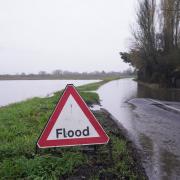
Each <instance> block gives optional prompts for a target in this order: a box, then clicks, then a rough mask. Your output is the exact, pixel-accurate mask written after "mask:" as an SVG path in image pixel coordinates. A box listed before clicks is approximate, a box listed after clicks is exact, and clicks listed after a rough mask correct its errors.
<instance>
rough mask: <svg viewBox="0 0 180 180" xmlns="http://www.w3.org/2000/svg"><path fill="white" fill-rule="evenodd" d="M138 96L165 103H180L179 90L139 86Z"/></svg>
mask: <svg viewBox="0 0 180 180" xmlns="http://www.w3.org/2000/svg"><path fill="white" fill-rule="evenodd" d="M137 88H138V90H137V92H138V94H137V97H140V98H147V97H148V98H152V99H159V100H165V101H180V90H178V89H173V90H170V89H151V88H148V87H146V86H144V85H141V84H138V86H137Z"/></svg>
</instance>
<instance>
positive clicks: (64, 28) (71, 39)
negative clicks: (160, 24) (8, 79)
mask: <svg viewBox="0 0 180 180" xmlns="http://www.w3.org/2000/svg"><path fill="white" fill-rule="evenodd" d="M134 5H135V1H134V0H126V1H124V0H0V74H4V73H17V72H27V73H30V72H33V73H37V72H38V71H40V70H46V71H48V72H51V71H52V70H54V69H62V70H69V71H79V72H82V71H88V72H89V71H94V70H105V71H111V70H114V71H119V70H124V69H126V68H128V65H127V64H125V63H123V62H122V61H121V59H120V57H119V54H118V53H119V51H123V50H125V49H126V48H127V46H128V44H127V39H128V38H129V37H130V23H131V22H133V21H134Z"/></svg>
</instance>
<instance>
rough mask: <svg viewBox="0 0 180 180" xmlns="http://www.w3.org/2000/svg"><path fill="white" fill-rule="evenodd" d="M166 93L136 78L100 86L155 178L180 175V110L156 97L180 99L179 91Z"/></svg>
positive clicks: (105, 103)
mask: <svg viewBox="0 0 180 180" xmlns="http://www.w3.org/2000/svg"><path fill="white" fill-rule="evenodd" d="M158 93H159V95H158ZM166 93H167V92H166V91H164V93H163V91H160V92H152V90H150V89H147V88H144V87H143V86H138V85H137V83H136V82H135V81H133V80H132V79H121V80H116V81H112V82H110V83H107V84H105V85H104V86H102V87H101V88H100V89H99V90H98V94H99V96H100V99H101V100H102V101H101V104H102V106H103V108H105V109H107V110H108V111H109V112H110V113H111V114H112V115H113V116H114V117H115V118H116V119H117V120H118V121H119V122H120V123H121V124H122V125H123V126H124V128H125V129H127V130H128V134H129V137H130V138H131V140H132V141H133V142H134V143H135V144H136V145H137V147H138V149H140V150H141V152H142V153H141V157H142V161H143V165H144V167H145V170H146V173H147V175H148V177H149V179H152V180H161V179H162V180H164V179H165V180H166V179H167V180H168V179H170V180H171V179H173V180H174V179H180V113H179V112H177V111H173V110H171V109H168V108H164V107H163V106H162V105H160V104H159V103H156V101H153V100H152V99H153V98H155V99H161V100H166V101H167V100H179V99H178V97H179V93H177V92H169V93H167V94H166ZM150 98H152V99H150ZM166 104H168V102H166ZM169 104H171V105H172V106H174V107H175V106H176V107H179V105H180V103H174V102H170V103H169Z"/></svg>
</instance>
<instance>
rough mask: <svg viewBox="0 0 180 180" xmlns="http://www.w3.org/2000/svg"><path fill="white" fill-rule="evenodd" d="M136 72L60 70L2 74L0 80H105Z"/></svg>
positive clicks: (132, 74)
mask: <svg viewBox="0 0 180 180" xmlns="http://www.w3.org/2000/svg"><path fill="white" fill-rule="evenodd" d="M135 74H136V71H135V70H133V69H132V68H129V69H127V70H124V71H122V72H115V71H111V72H105V71H101V72H100V71H94V72H89V73H88V72H82V73H80V72H70V71H62V70H59V69H57V70H54V71H53V72H51V73H48V72H46V71H40V72H39V73H38V74H26V73H21V74H15V75H9V74H3V75H0V80H33V79H34V80H41V79H105V78H119V77H122V76H134V75H135Z"/></svg>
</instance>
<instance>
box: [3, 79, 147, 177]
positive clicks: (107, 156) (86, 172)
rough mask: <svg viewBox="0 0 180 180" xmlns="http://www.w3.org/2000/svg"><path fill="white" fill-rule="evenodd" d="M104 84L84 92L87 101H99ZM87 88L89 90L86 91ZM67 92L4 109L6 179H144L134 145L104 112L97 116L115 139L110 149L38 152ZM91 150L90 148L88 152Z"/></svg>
mask: <svg viewBox="0 0 180 180" xmlns="http://www.w3.org/2000/svg"><path fill="white" fill-rule="evenodd" d="M105 82H106V81H104V82H98V83H93V84H91V85H85V86H81V87H79V88H78V90H79V92H80V94H81V95H82V97H83V98H84V99H85V101H86V102H87V103H88V104H89V105H92V104H94V103H98V102H99V96H98V95H97V94H96V93H95V92H87V90H89V89H90V90H92V89H93V90H95V89H97V88H98V87H99V86H100V85H102V84H103V83H105ZM85 90H86V91H85ZM61 95H62V92H58V93H55V95H54V96H53V97H48V98H33V99H30V100H27V101H24V102H20V103H15V104H12V105H9V106H6V107H1V108H0V142H1V145H0V177H1V179H67V178H69V179H70V178H73V177H74V178H75V177H77V178H79V179H80V178H82V176H84V177H86V178H88V179H100V178H108V179H114V178H115V179H116V178H117V179H121V178H124V179H144V177H143V175H142V173H141V171H140V170H139V168H138V166H137V164H138V163H137V162H136V160H135V159H134V158H133V153H132V149H131V148H129V143H128V142H127V141H126V139H124V138H123V136H122V135H121V133H120V131H119V130H118V129H117V127H116V125H115V124H114V125H113V122H112V121H111V120H110V119H109V118H108V116H107V115H105V114H104V113H102V112H95V116H96V117H97V118H98V119H99V120H100V122H101V124H102V126H103V127H104V128H105V130H106V132H107V134H108V135H109V136H110V138H111V141H110V143H108V144H107V145H99V146H98V145H97V146H96V148H95V149H96V150H92V148H94V147H93V146H88V147H87V146H82V147H68V148H51V149H43V150H41V149H36V141H37V139H38V137H39V135H40V133H41V131H42V129H43V127H44V125H45V124H46V122H47V120H48V118H49V116H50V115H51V113H52V111H53V109H54V108H55V105H56V103H57V102H58V100H59V97H60V96H61ZM85 148H88V149H89V150H85Z"/></svg>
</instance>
